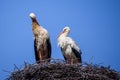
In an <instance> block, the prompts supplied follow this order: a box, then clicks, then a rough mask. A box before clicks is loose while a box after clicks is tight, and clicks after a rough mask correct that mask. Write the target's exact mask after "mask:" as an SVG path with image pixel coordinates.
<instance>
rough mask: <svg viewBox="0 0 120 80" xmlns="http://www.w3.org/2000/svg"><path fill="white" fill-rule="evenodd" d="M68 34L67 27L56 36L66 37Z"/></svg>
mask: <svg viewBox="0 0 120 80" xmlns="http://www.w3.org/2000/svg"><path fill="white" fill-rule="evenodd" d="M69 32H70V28H69V27H64V28H63V31H62V32H61V33H60V34H59V35H58V37H60V36H67V35H68V34H69Z"/></svg>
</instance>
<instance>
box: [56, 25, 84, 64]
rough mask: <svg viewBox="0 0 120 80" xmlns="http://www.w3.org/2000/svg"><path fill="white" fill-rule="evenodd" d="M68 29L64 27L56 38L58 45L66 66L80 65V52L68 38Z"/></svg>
mask: <svg viewBox="0 0 120 80" xmlns="http://www.w3.org/2000/svg"><path fill="white" fill-rule="evenodd" d="M69 32H70V28H69V27H65V28H64V29H63V31H62V32H61V33H60V34H59V36H58V45H59V47H60V48H61V51H62V53H63V56H64V58H65V60H66V62H67V63H68V64H75V63H82V59H81V54H82V52H81V50H80V48H79V47H78V45H77V44H76V43H75V42H74V41H73V40H72V39H71V38H70V37H68V34H69Z"/></svg>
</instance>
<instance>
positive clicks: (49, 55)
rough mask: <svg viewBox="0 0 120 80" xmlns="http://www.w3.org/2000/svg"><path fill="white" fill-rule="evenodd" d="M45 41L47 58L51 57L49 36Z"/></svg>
mask: <svg viewBox="0 0 120 80" xmlns="http://www.w3.org/2000/svg"><path fill="white" fill-rule="evenodd" d="M46 43H47V50H48V55H47V57H48V59H49V58H50V57H51V43H50V38H48V39H47V40H46Z"/></svg>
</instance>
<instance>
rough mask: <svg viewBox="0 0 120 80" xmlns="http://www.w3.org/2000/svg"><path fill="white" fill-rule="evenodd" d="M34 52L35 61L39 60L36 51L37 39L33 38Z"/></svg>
mask: <svg viewBox="0 0 120 80" xmlns="http://www.w3.org/2000/svg"><path fill="white" fill-rule="evenodd" d="M34 52H35V59H36V62H37V61H39V57H38V51H37V40H36V39H34Z"/></svg>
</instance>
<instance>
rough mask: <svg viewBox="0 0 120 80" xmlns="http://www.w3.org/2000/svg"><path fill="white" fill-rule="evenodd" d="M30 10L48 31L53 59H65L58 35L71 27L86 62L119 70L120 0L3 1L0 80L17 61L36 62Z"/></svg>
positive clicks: (0, 7) (0, 20)
mask: <svg viewBox="0 0 120 80" xmlns="http://www.w3.org/2000/svg"><path fill="white" fill-rule="evenodd" d="M30 12H34V13H35V14H36V16H37V20H38V22H39V23H40V24H41V25H42V26H43V27H45V28H46V29H47V30H48V31H49V34H50V38H51V43H52V58H56V59H58V58H59V59H63V56H62V54H61V51H60V48H59V47H58V46H57V35H58V34H59V33H60V31H61V30H62V28H63V27H64V26H69V27H70V28H71V32H70V35H69V36H71V37H72V38H73V40H75V41H76V43H77V44H78V45H79V47H80V48H81V50H82V52H83V54H82V59H83V61H84V62H88V63H90V62H92V63H96V64H100V63H102V64H101V65H104V66H108V65H111V68H112V69H115V70H118V71H120V1H119V0H0V37H1V38H0V80H2V79H4V78H5V77H7V76H8V75H9V74H8V73H6V72H4V71H3V70H7V71H13V70H14V64H16V65H17V66H18V67H19V68H20V67H21V66H23V64H24V61H26V62H29V63H31V64H32V63H34V62H35V57H34V48H33V33H32V28H31V19H30V18H29V13H30Z"/></svg>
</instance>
